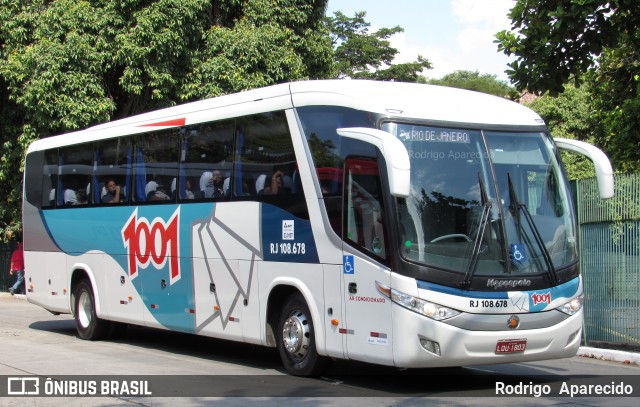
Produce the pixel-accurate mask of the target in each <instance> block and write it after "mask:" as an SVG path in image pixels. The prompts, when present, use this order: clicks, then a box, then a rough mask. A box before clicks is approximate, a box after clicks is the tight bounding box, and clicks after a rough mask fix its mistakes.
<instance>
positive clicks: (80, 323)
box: [74, 280, 110, 341]
mask: <svg viewBox="0 0 640 407" xmlns="http://www.w3.org/2000/svg"><path fill="white" fill-rule="evenodd" d="M74 314H75V315H74V317H75V320H76V330H77V331H78V336H79V337H80V338H81V339H86V340H90V341H95V340H98V339H102V338H104V337H105V336H106V335H107V333H108V332H109V325H110V324H109V321H105V320H102V319H100V318H98V316H97V315H96V302H95V297H94V295H93V289H92V288H91V284H90V283H89V282H88V281H87V280H82V281H80V282H79V283H78V286H77V287H76V291H75V313H74Z"/></svg>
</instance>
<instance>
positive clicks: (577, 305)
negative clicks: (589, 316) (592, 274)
mask: <svg viewBox="0 0 640 407" xmlns="http://www.w3.org/2000/svg"><path fill="white" fill-rule="evenodd" d="M583 301H584V294H580V295H579V296H577V297H576V298H574V299H572V300H571V301H569V302H567V303H565V304H564V305H562V306H560V307H558V308H556V309H557V310H558V311H561V312H564V313H565V314H567V315H573V314H575V313H576V312H578V311H580V309H582V302H583Z"/></svg>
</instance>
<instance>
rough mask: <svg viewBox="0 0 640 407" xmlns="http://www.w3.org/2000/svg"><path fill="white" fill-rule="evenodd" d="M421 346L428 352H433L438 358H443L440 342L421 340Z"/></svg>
mask: <svg viewBox="0 0 640 407" xmlns="http://www.w3.org/2000/svg"><path fill="white" fill-rule="evenodd" d="M420 345H422V347H423V348H424V349H425V350H426V351H428V352H431V353H433V354H434V355H436V356H441V355H440V344H439V343H438V342H435V341H431V340H429V339H425V338H420Z"/></svg>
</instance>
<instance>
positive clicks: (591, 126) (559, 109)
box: [527, 85, 603, 179]
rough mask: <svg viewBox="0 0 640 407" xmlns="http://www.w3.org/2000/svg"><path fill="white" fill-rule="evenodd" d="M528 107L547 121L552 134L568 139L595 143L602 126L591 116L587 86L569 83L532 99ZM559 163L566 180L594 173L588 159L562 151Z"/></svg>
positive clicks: (585, 176)
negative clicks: (554, 93)
mask: <svg viewBox="0 0 640 407" xmlns="http://www.w3.org/2000/svg"><path fill="white" fill-rule="evenodd" d="M527 106H528V107H529V108H531V109H533V110H534V111H535V112H536V113H538V114H539V115H540V117H542V118H543V119H544V121H545V122H546V123H547V126H548V127H549V130H550V131H551V134H552V135H553V137H558V138H570V139H574V140H581V141H585V142H588V143H592V144H593V143H594V140H595V139H596V138H597V137H598V136H599V135H600V134H601V133H602V131H603V130H602V126H601V125H600V123H598V122H597V121H596V120H594V117H593V111H592V105H591V96H590V93H589V91H588V89H587V87H584V86H583V87H580V88H576V87H575V86H572V85H568V86H567V87H566V89H565V91H564V92H563V93H561V94H559V95H558V96H555V97H554V96H550V95H548V94H547V95H544V96H541V97H537V98H534V99H533V100H532V101H531V102H529V103H527ZM561 154H562V162H563V163H564V166H565V169H566V170H567V175H568V177H569V179H581V178H590V177H594V176H595V170H594V168H593V164H592V163H591V161H589V160H588V159H587V158H585V157H583V156H581V155H579V154H573V153H568V152H564V151H563V152H562V153H561Z"/></svg>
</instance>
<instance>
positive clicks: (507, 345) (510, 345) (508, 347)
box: [496, 339, 527, 354]
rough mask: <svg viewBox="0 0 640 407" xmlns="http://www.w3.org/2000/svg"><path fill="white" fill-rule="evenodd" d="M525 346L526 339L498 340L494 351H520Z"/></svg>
mask: <svg viewBox="0 0 640 407" xmlns="http://www.w3.org/2000/svg"><path fill="white" fill-rule="evenodd" d="M526 348H527V340H526V339H506V340H502V341H498V343H497V344H496V353H498V354H500V353H522V352H524V350H525V349H526Z"/></svg>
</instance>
